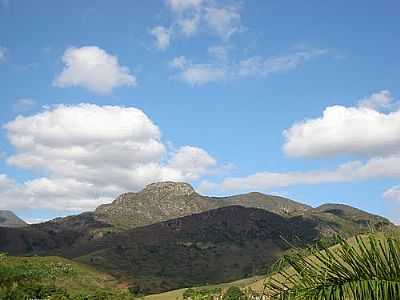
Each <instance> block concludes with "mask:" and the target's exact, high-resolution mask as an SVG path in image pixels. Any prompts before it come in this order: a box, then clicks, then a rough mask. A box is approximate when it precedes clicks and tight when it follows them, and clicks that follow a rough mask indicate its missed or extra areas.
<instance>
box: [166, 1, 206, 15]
mask: <svg viewBox="0 0 400 300" xmlns="http://www.w3.org/2000/svg"><path fill="white" fill-rule="evenodd" d="M166 3H167V5H168V6H169V8H170V9H171V10H173V11H174V12H176V13H183V12H185V11H187V10H190V9H199V8H200V6H201V5H202V4H203V0H167V1H166Z"/></svg>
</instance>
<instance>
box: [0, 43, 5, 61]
mask: <svg viewBox="0 0 400 300" xmlns="http://www.w3.org/2000/svg"><path fill="white" fill-rule="evenodd" d="M6 54H7V49H6V48H4V47H0V64H1V63H3V62H5V61H6Z"/></svg>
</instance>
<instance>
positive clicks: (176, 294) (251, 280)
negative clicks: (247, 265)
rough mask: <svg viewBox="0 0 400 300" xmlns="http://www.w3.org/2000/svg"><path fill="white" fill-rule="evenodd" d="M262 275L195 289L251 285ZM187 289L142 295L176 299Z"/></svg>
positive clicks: (148, 299) (160, 299) (157, 299)
mask: <svg viewBox="0 0 400 300" xmlns="http://www.w3.org/2000/svg"><path fill="white" fill-rule="evenodd" d="M263 281H264V277H263V276H254V277H249V278H245V279H241V280H237V281H232V282H227V283H221V284H215V285H206V286H199V287H196V289H214V288H220V289H222V290H224V291H226V290H228V289H229V288H230V287H232V286H237V287H240V288H246V287H249V286H251V285H252V284H255V283H257V282H263ZM186 290H187V288H184V289H179V290H173V291H170V292H165V293H161V294H154V295H149V296H146V297H144V299H145V300H176V299H182V295H183V293H184V292H185V291H186Z"/></svg>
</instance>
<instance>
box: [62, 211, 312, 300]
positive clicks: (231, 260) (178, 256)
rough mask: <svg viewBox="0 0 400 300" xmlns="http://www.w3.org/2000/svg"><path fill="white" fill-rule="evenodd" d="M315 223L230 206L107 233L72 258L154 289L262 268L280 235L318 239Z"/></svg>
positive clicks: (276, 250)
mask: <svg viewBox="0 0 400 300" xmlns="http://www.w3.org/2000/svg"><path fill="white" fill-rule="evenodd" d="M317 225H318V224H317V223H316V222H313V221H311V220H308V219H303V218H301V217H295V218H285V217H282V216H280V215H277V214H274V213H270V212H267V211H265V210H261V209H254V208H244V207H242V206H230V207H224V208H219V209H215V210H211V211H207V212H203V213H199V214H195V215H192V216H186V217H182V218H178V219H174V220H169V221H165V222H162V223H158V224H153V225H150V226H146V227H141V228H136V229H132V230H129V231H124V232H121V233H119V234H115V235H112V236H109V237H107V238H105V239H104V240H102V241H101V242H100V244H102V245H101V248H103V249H100V248H96V250H95V251H92V252H90V253H88V254H86V255H83V256H81V257H79V258H77V259H78V260H79V261H81V262H85V263H87V264H91V265H93V266H95V267H96V268H99V269H101V270H103V271H107V272H111V274H118V276H121V278H124V279H125V280H127V281H130V282H136V284H137V285H138V286H139V287H140V289H141V290H142V291H143V292H145V293H154V292H158V291H165V290H170V289H175V288H179V287H185V286H192V285H198V284H207V283H218V282H225V281H230V280H236V279H240V278H243V277H247V276H251V275H255V274H263V273H264V272H265V270H266V268H267V267H268V266H270V265H271V264H272V263H273V262H274V261H275V260H276V259H277V258H278V257H279V256H280V255H281V254H282V253H283V252H284V251H285V250H287V249H288V248H289V245H288V244H287V243H285V242H284V240H286V241H287V242H289V243H291V244H296V245H298V246H303V245H305V244H309V243H312V242H313V241H315V240H317V239H318V238H319V237H320V236H319V232H318V230H316V229H315V228H316V226H317ZM70 250H73V249H70ZM81 251H82V246H80V247H79V249H78V248H77V249H76V252H75V253H72V255H74V256H75V257H76V255H77V254H78V253H79V252H81Z"/></svg>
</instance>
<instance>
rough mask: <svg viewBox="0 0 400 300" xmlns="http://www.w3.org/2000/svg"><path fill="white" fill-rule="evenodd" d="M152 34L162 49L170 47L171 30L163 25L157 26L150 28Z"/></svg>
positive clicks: (158, 46)
mask: <svg viewBox="0 0 400 300" xmlns="http://www.w3.org/2000/svg"><path fill="white" fill-rule="evenodd" d="M150 34H151V35H153V36H154V38H155V43H156V47H157V48H158V49H160V50H165V49H167V48H168V46H169V44H170V40H171V30H170V29H168V28H165V27H163V26H155V27H153V28H152V29H151V30H150Z"/></svg>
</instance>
